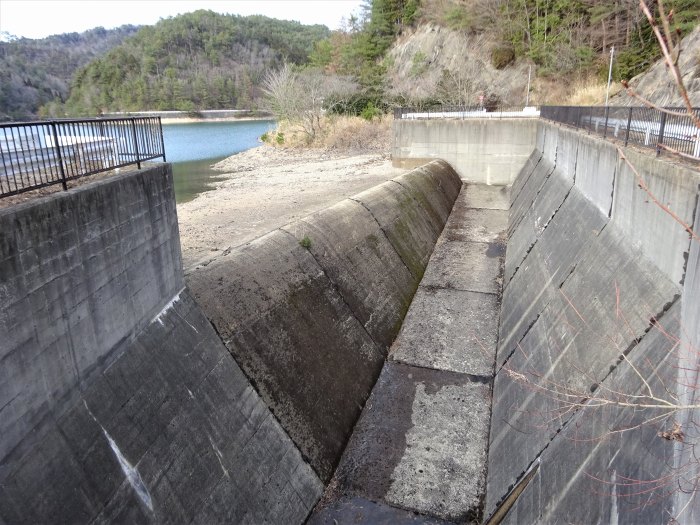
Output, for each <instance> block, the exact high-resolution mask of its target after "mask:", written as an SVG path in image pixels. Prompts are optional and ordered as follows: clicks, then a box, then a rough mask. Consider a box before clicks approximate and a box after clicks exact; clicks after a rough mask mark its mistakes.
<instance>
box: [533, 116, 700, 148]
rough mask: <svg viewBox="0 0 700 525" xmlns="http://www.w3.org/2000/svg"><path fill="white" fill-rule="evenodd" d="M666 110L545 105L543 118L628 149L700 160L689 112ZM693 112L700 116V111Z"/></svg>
mask: <svg viewBox="0 0 700 525" xmlns="http://www.w3.org/2000/svg"><path fill="white" fill-rule="evenodd" d="M664 110H666V111H661V110H659V109H653V108H648V107H626V106H624V107H622V106H608V107H600V106H542V108H541V116H542V118H544V119H547V120H552V121H554V122H561V123H562V124H568V125H569V126H573V127H576V128H580V129H585V130H587V131H589V132H592V133H596V134H598V135H601V136H602V137H603V138H615V139H618V140H620V141H621V142H624V145H625V146H627V145H628V144H636V145H638V146H643V147H647V148H653V149H656V153H657V154H659V153H661V150H668V151H670V152H672V153H679V154H681V155H682V156H683V157H687V158H691V159H696V160H700V129H699V128H698V127H697V126H696V125H695V124H694V123H693V119H691V117H690V115H688V114H687V112H686V109H685V108H670V107H669V108H664ZM693 111H694V112H695V115H698V116H700V108H694V109H693ZM669 112H673V113H678V114H670V113H669ZM684 113H685V114H684Z"/></svg>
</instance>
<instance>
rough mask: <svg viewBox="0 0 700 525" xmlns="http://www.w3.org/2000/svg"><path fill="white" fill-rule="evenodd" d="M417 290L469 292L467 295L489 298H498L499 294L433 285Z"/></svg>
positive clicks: (426, 285)
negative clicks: (472, 294) (473, 294)
mask: <svg viewBox="0 0 700 525" xmlns="http://www.w3.org/2000/svg"><path fill="white" fill-rule="evenodd" d="M418 287H419V288H422V289H423V290H428V291H435V290H449V291H451V292H469V293H476V294H479V295H488V296H490V297H498V296H499V294H498V293H495V292H484V291H482V290H469V289H467V288H455V287H453V286H436V285H434V284H419V285H418Z"/></svg>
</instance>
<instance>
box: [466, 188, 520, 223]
mask: <svg viewBox="0 0 700 525" xmlns="http://www.w3.org/2000/svg"><path fill="white" fill-rule="evenodd" d="M462 192H463V193H464V206H466V207H467V208H473V209H488V210H506V211H508V210H509V209H510V192H509V190H508V187H507V186H486V185H484V184H467V185H466V187H464V189H463V190H462ZM455 227H457V228H459V227H461V222H460V221H459V220H457V221H456V222H455Z"/></svg>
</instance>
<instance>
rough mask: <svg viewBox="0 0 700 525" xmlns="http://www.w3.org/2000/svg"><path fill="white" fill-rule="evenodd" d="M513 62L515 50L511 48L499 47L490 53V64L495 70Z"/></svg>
mask: <svg viewBox="0 0 700 525" xmlns="http://www.w3.org/2000/svg"><path fill="white" fill-rule="evenodd" d="M514 61H515V49H513V48H512V47H511V46H499V47H497V48H496V49H494V50H493V51H492V52H491V63H492V64H493V67H495V68H496V69H503V68H504V67H506V66H509V65H510V64H512V63H513V62H514Z"/></svg>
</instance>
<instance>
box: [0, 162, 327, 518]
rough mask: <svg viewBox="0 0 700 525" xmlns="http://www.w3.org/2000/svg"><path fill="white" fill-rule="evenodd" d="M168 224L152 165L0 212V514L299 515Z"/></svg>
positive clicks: (299, 496) (305, 474) (167, 200)
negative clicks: (194, 295) (189, 285)
mask: <svg viewBox="0 0 700 525" xmlns="http://www.w3.org/2000/svg"><path fill="white" fill-rule="evenodd" d="M177 231H178V230H177V217H176V214H175V199H174V194H173V188H172V173H171V171H170V168H169V166H167V165H162V166H156V167H152V168H149V169H145V170H143V171H138V172H130V173H128V174H124V175H121V176H115V177H110V178H109V179H104V180H103V181H100V182H96V183H92V184H88V185H86V186H81V187H79V188H76V189H74V190H71V191H69V192H63V193H58V194H55V195H52V196H51V197H47V198H45V199H40V200H34V201H31V202H30V203H28V204H25V205H21V206H17V207H13V208H8V209H6V210H3V211H2V212H0V249H1V250H2V252H0V265H1V266H0V268H1V271H0V294H1V295H2V311H1V312H0V349H1V350H2V355H1V358H2V366H0V407H2V408H0V425H2V426H1V427H0V436H2V438H1V439H0V444H1V445H2V456H1V459H0V523H49V522H51V523H92V522H116V523H184V522H187V523H189V522H196V523H223V522H226V523H264V522H274V523H302V522H303V521H304V520H305V519H306V516H307V515H308V514H309V512H310V509H311V508H312V507H313V505H314V504H315V503H316V501H317V500H318V498H319V497H320V494H321V491H322V488H323V487H322V483H321V481H320V480H319V478H318V477H317V476H316V475H315V474H314V472H313V470H312V469H311V468H310V467H309V466H308V465H307V464H306V463H305V461H304V460H303V458H302V456H301V454H300V452H299V451H298V450H297V448H296V447H295V446H294V443H293V442H292V441H291V439H290V438H289V437H288V436H287V434H286V433H285V432H284V430H283V429H282V427H281V426H280V425H279V423H278V422H277V420H276V419H275V418H274V416H273V415H272V414H271V413H270V411H269V410H268V409H267V407H266V406H265V404H264V403H263V401H262V400H261V398H260V397H259V396H258V394H257V393H256V391H255V389H254V388H253V387H252V386H251V384H250V382H249V381H248V379H247V378H246V377H245V375H244V374H243V373H242V371H241V370H240V369H239V368H238V366H237V365H236V363H235V362H234V360H233V358H232V357H231V355H230V353H229V352H228V351H227V350H226V348H225V347H224V346H223V344H222V343H221V341H220V339H219V338H218V336H217V334H216V332H215V331H214V329H213V328H212V326H211V324H210V323H209V321H208V320H207V319H206V318H205V317H204V315H203V314H202V313H201V311H200V310H199V307H198V306H197V305H196V304H195V303H194V301H193V300H192V299H191V297H190V295H189V293H188V292H187V291H186V290H183V286H184V283H183V279H182V270H181V261H180V251H179V239H178V235H177Z"/></svg>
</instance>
